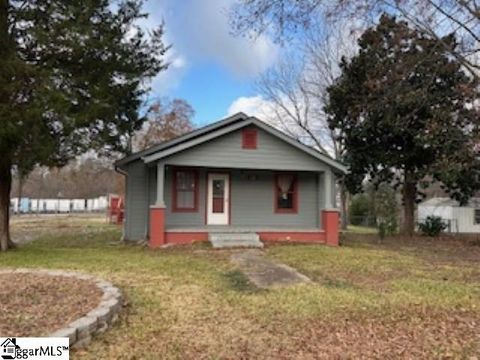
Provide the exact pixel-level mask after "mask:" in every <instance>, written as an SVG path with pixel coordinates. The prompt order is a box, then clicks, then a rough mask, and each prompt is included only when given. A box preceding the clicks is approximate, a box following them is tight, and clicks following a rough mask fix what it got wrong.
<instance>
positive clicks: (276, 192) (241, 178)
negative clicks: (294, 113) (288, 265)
mask: <svg viewBox="0 0 480 360" xmlns="http://www.w3.org/2000/svg"><path fill="white" fill-rule="evenodd" d="M116 168H117V170H118V171H120V172H121V173H123V174H125V176H126V198H125V211H126V213H125V225H124V237H125V239H126V240H143V239H148V241H149V245H150V246H152V247H157V246H161V245H164V244H168V243H192V242H194V241H206V240H208V239H209V238H210V237H211V236H212V234H230V237H231V238H235V234H236V235H237V236H240V235H239V234H243V233H246V234H253V235H255V236H257V237H258V238H259V239H260V240H264V241H298V242H324V243H327V244H332V245H336V244H338V211H337V210H336V209H335V176H336V175H338V174H341V173H344V172H345V171H346V169H345V167H344V166H343V165H342V164H340V163H338V162H337V161H335V160H333V159H332V158H331V157H329V156H327V155H325V154H323V153H320V152H318V151H317V150H315V149H313V148H310V147H308V146H305V145H303V144H301V143H300V142H298V141H296V140H295V139H293V138H291V137H289V136H287V135H285V134H284V133H282V132H280V131H278V130H276V129H274V128H272V127H271V126H269V125H267V124H265V123H264V122H262V121H260V120H258V119H256V118H254V117H249V116H247V115H245V114H243V113H239V114H236V115H233V116H231V117H228V118H226V119H224V120H221V121H218V122H216V123H213V124H211V125H208V126H206V127H203V128H201V129H198V130H195V131H192V132H190V133H188V134H186V135H183V136H180V137H178V138H175V139H173V140H170V141H166V142H163V143H161V144H159V145H156V146H154V147H151V148H149V149H147V150H144V151H141V152H138V153H136V154H133V155H131V156H129V157H126V158H124V159H122V160H120V161H118V162H117V163H116Z"/></svg>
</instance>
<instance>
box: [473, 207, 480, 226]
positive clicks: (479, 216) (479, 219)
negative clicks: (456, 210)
mask: <svg viewBox="0 0 480 360" xmlns="http://www.w3.org/2000/svg"><path fill="white" fill-rule="evenodd" d="M474 220H475V224H480V209H475V219H474Z"/></svg>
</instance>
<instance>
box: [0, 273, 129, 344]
mask: <svg viewBox="0 0 480 360" xmlns="http://www.w3.org/2000/svg"><path fill="white" fill-rule="evenodd" d="M0 274H37V275H38V274H41V275H50V276H63V277H72V278H76V279H79V280H90V281H91V282H92V283H93V284H95V285H96V286H97V287H98V288H99V289H100V290H101V291H102V292H103V295H102V297H101V300H100V304H99V305H98V306H97V307H96V308H95V309H93V310H91V311H89V312H88V313H87V314H86V315H85V316H83V317H81V318H79V319H77V320H75V321H72V322H71V323H69V324H67V325H66V326H65V327H64V328H62V329H60V330H57V331H55V332H53V333H51V334H48V335H47V336H49V337H68V338H69V341H70V346H71V347H72V348H81V347H84V346H86V345H88V344H89V343H90V342H91V341H92V336H94V335H96V334H100V333H103V332H104V331H105V330H107V329H108V327H109V326H110V325H112V324H113V323H114V322H115V321H116V320H117V319H118V313H119V312H120V310H121V309H122V293H121V292H120V290H119V289H118V288H117V287H115V286H113V284H112V283H110V282H108V281H105V280H101V279H98V278H96V277H94V276H92V275H87V274H83V273H79V272H74V271H67V270H46V269H35V268H32V269H27V268H15V269H8V268H4V269H0Z"/></svg>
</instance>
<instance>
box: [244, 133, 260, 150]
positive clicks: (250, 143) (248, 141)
mask: <svg viewBox="0 0 480 360" xmlns="http://www.w3.org/2000/svg"><path fill="white" fill-rule="evenodd" d="M242 148H243V149H256V148H257V129H256V128H245V129H243V130H242Z"/></svg>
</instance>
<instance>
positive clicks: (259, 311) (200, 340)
mask: <svg viewBox="0 0 480 360" xmlns="http://www.w3.org/2000/svg"><path fill="white" fill-rule="evenodd" d="M119 236H120V233H119V230H118V229H116V228H114V227H110V226H105V225H104V226H96V225H95V226H93V225H92V227H91V231H90V230H88V227H85V228H83V229H82V230H81V231H76V230H74V231H73V233H69V234H67V233H66V232H64V231H63V229H61V230H59V232H57V230H55V231H52V232H51V234H50V235H48V236H43V237H41V238H39V239H38V240H37V241H34V242H32V243H30V244H28V245H26V246H24V247H21V248H19V249H17V250H15V251H12V252H9V253H7V254H3V255H0V256H1V257H2V258H1V262H2V265H4V266H20V267H26V266H32V267H48V268H62V269H71V270H79V271H83V272H89V273H91V274H94V275H96V276H98V277H101V278H105V279H108V280H109V281H112V282H113V283H114V284H115V285H117V286H119V287H120V288H121V290H122V292H123V293H124V294H125V297H126V299H127V301H128V306H127V307H126V309H124V312H123V313H122V315H121V317H120V321H119V322H118V323H117V324H116V325H115V326H114V327H113V328H111V329H109V330H108V331H107V332H106V333H105V334H103V335H101V336H99V337H97V338H96V339H95V341H94V342H93V343H92V344H91V346H89V347H88V348H87V349H86V350H84V351H77V352H75V353H74V354H73V356H72V358H77V359H78V358H81V359H131V358H139V359H140V358H141V359H159V358H160V359H256V358H259V359H310V358H311V359H314V358H322V357H323V358H342V357H343V358H349V357H350V358H362V357H363V358H375V357H377V358H389V357H390V358H399V357H400V358H402V357H404V358H431V357H442V356H444V357H448V356H450V357H453V358H469V357H471V356H477V357H478V356H479V355H480V354H479V352H480V350H479V349H478V344H479V343H480V342H478V341H477V339H478V328H479V324H480V322H479V319H480V287H479V284H478V263H479V261H480V254H478V252H476V250H475V249H476V248H475V249H473V248H474V247H472V246H471V245H467V244H459V243H455V242H452V243H449V242H448V241H447V243H439V242H432V244H427V243H415V242H408V241H405V242H403V243H401V241H400V242H399V243H395V242H393V240H392V242H389V240H387V241H384V242H382V243H380V244H377V240H376V239H374V240H372V239H371V237H370V238H368V237H365V238H350V239H347V240H346V241H345V246H342V247H340V248H329V247H326V246H321V245H318V246H314V245H310V246H299V245H287V246H273V247H268V248H267V249H266V256H267V257H271V258H273V259H275V260H276V261H280V262H284V263H286V264H287V265H290V266H292V267H294V268H296V269H297V270H299V271H300V272H301V273H304V274H305V275H307V276H309V277H310V278H311V279H312V280H313V283H311V284H302V285H297V286H292V287H286V288H278V289H272V290H258V289H256V288H255V287H254V286H252V284H250V283H249V282H248V280H247V279H246V278H245V277H244V276H243V275H242V273H241V272H239V271H238V269H236V268H235V267H234V266H232V265H231V264H230V261H229V258H230V256H231V252H230V251H215V250H212V249H210V248H209V247H208V246H204V245H200V244H199V245H195V246H187V247H179V248H171V249H168V250H159V251H151V250H148V249H145V248H142V247H138V246H128V245H124V244H120V243H118V242H117V243H116V245H114V244H115V241H116V240H118V238H119ZM352 236H353V235H352ZM459 247H464V249H463V250H461V249H458V248H459ZM475 341H477V342H475ZM475 344H477V345H475Z"/></svg>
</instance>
